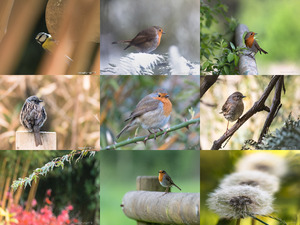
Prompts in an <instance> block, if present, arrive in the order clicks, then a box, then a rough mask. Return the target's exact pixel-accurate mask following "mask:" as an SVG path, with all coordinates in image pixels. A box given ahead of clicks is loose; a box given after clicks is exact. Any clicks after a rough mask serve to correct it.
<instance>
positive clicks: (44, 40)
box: [35, 32, 57, 52]
mask: <svg viewBox="0 0 300 225" xmlns="http://www.w3.org/2000/svg"><path fill="white" fill-rule="evenodd" d="M35 40H36V41H37V42H38V43H39V44H40V45H42V47H43V49H45V50H47V51H49V52H52V51H53V49H54V47H55V46H56V45H57V43H56V41H55V40H54V39H53V38H52V36H51V35H50V34H47V33H45V32H40V33H38V35H36V37H35Z"/></svg>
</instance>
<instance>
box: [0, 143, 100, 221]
mask: <svg viewBox="0 0 300 225" xmlns="http://www.w3.org/2000/svg"><path fill="white" fill-rule="evenodd" d="M1 142H3V141H1ZM69 153H70V151H0V159H1V160H0V168H1V170H0V200H1V206H0V208H1V210H4V211H5V212H7V213H10V218H9V217H7V218H6V219H9V220H10V222H12V221H11V220H12V219H20V218H23V219H22V221H19V224H47V223H48V224H49V223H50V221H51V223H55V222H54V219H57V220H55V221H56V224H68V222H67V221H68V220H69V223H70V221H73V219H77V223H84V222H85V223H86V224H99V218H100V216H99V207H100V204H99V188H100V187H99V186H100V153H99V152H98V153H96V154H95V155H94V157H88V156H87V157H84V158H82V159H80V160H79V161H78V162H77V163H75V162H74V160H76V159H77V156H75V157H74V159H73V160H71V164H69V163H68V162H65V163H64V169H62V168H61V167H54V169H53V170H50V171H48V173H47V175H46V176H39V179H37V183H35V182H33V183H32V184H31V186H29V185H27V187H26V188H24V187H23V188H19V189H18V190H16V192H13V189H11V188H10V185H11V184H12V183H13V181H15V180H18V179H19V178H24V177H28V176H29V175H30V174H32V172H33V170H35V169H37V168H41V167H43V166H44V165H45V164H46V163H48V162H51V161H52V160H53V159H54V158H57V157H61V156H63V155H66V154H69ZM36 184H37V185H36ZM2 207H3V208H2ZM21 207H22V210H21ZM26 207H28V208H26ZM25 208H26V209H27V210H25ZM2 213H3V211H1V219H2V221H1V224H2V223H3V222H4V218H3V214H2ZM59 217H61V218H59ZM36 220H39V221H38V223H36ZM25 221H26V222H25ZM33 221H34V222H33ZM58 221H60V222H58ZM73 222H74V224H76V222H75V221H73ZM3 224H9V221H6V223H5V222H4V223H3ZM10 224H12V223H10Z"/></svg>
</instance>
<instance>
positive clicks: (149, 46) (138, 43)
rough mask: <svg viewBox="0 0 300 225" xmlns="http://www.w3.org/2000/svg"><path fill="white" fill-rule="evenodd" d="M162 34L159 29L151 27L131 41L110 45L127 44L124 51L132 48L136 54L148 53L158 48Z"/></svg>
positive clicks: (161, 30)
mask: <svg viewBox="0 0 300 225" xmlns="http://www.w3.org/2000/svg"><path fill="white" fill-rule="evenodd" d="M162 34H165V32H163V29H162V28H161V27H159V26H153V27H149V28H147V29H145V30H142V31H141V32H139V33H138V34H137V35H136V36H135V37H134V38H133V39H131V40H124V41H114V42H112V44H119V43H129V44H128V45H127V47H126V48H124V50H126V49H127V48H129V47H130V46H134V47H136V48H137V50H138V52H145V53H150V52H152V51H154V50H155V49H156V48H157V47H158V46H159V44H160V40H161V35H162Z"/></svg>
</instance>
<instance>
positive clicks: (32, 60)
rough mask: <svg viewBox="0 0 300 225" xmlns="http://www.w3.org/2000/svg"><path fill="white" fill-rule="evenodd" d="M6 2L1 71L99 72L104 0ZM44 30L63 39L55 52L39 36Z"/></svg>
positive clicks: (1, 11)
mask: <svg viewBox="0 0 300 225" xmlns="http://www.w3.org/2000/svg"><path fill="white" fill-rule="evenodd" d="M0 6H1V7H0V15H1V19H0V74H51V75H52V74H84V73H87V72H91V73H92V74H99V72H100V71H99V69H100V46H99V42H100V0H63V1H61V0H28V1H26V2H25V1H22V0H2V1H1V3H0ZM40 32H46V33H50V35H52V37H53V39H54V40H55V41H56V42H57V44H58V47H57V48H55V49H52V51H53V52H52V54H49V52H46V51H45V50H44V49H43V48H42V46H41V45H40V44H38V43H37V41H36V40H35V37H36V35H37V34H38V33H40ZM65 55H68V56H69V57H70V58H72V59H73V62H72V63H69V64H68V63H67V60H66V58H65Z"/></svg>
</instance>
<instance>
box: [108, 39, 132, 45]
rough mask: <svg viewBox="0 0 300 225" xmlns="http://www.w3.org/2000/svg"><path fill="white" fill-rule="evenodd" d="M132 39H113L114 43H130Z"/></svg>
mask: <svg viewBox="0 0 300 225" xmlns="http://www.w3.org/2000/svg"><path fill="white" fill-rule="evenodd" d="M130 42H131V40H122V41H113V42H112V44H120V43H130Z"/></svg>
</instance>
